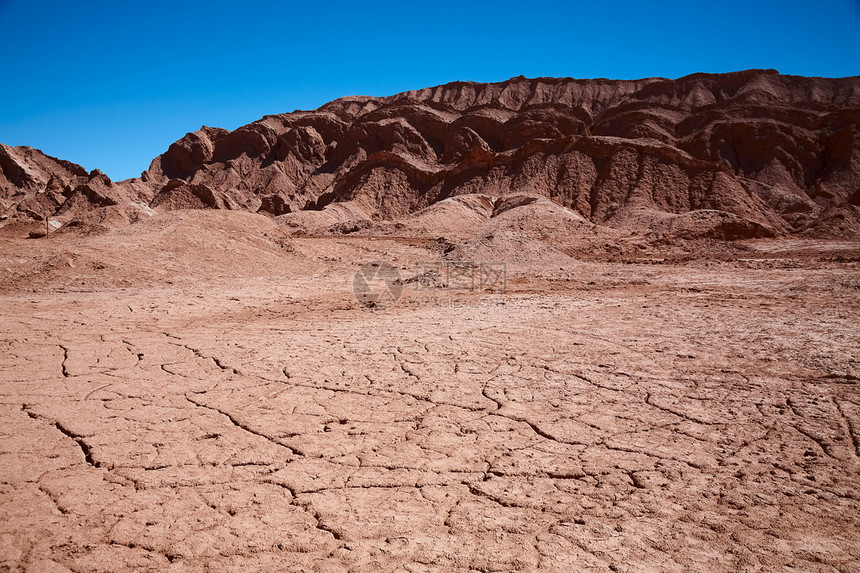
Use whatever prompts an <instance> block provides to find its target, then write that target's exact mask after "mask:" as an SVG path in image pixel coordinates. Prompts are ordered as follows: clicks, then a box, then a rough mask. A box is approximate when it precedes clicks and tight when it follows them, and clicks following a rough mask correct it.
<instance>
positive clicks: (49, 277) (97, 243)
mask: <svg viewBox="0 0 860 573" xmlns="http://www.w3.org/2000/svg"><path fill="white" fill-rule="evenodd" d="M97 215H100V216H103V217H110V216H113V217H119V216H121V215H120V214H119V213H118V212H116V211H111V210H109V209H103V210H99V211H94V212H93V215H92V216H91V217H90V219H88V220H87V222H86V223H77V222H73V223H70V224H68V225H64V226H63V227H62V228H61V230H60V231H58V234H57V236H55V237H52V238H50V239H47V240H45V239H39V240H33V241H19V240H9V239H6V244H7V246H8V248H7V253H6V256H5V257H4V261H3V264H4V265H5V267H4V272H3V273H0V290H2V291H12V290H16V289H20V288H22V287H25V288H28V289H34V290H39V291H42V290H57V289H60V290H62V289H70V290H88V289H92V288H100V289H105V288H106V289H111V288H120V287H139V286H153V285H165V284H178V285H181V284H195V283H202V284H214V283H217V282H218V281H219V280H221V279H224V278H225V277H237V276H245V277H254V276H260V275H269V274H278V273H279V272H283V274H285V275H286V274H290V273H294V272H295V271H294V269H295V262H294V261H295V259H296V258H297V257H298V258H301V257H302V255H301V254H300V253H299V252H298V251H297V250H296V248H295V247H294V244H293V242H292V241H291V239H290V238H289V236H288V233H287V232H286V231H285V230H284V229H283V228H282V227H281V226H279V225H277V224H276V223H275V222H274V221H272V220H271V219H269V218H268V217H264V216H261V215H255V214H252V213H242V212H229V211H221V212H214V211H202V210H183V211H172V212H169V213H164V214H161V215H158V216H152V217H150V216H142V217H141V218H140V219H139V220H138V221H137V222H136V223H133V224H129V222H128V221H125V225H122V226H120V225H119V224H118V222H117V221H116V220H113V221H111V220H105V219H101V220H97V219H96V216H97ZM99 227H100V228H99ZM4 235H7V236H8V234H7V233H4ZM304 266H306V268H308V269H311V268H313V264H312V263H307V264H305V265H304Z"/></svg>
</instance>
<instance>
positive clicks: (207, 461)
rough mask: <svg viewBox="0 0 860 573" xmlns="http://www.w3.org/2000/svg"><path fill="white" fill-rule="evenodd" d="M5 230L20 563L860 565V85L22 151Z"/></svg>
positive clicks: (529, 99) (357, 118) (691, 82)
mask: <svg viewBox="0 0 860 573" xmlns="http://www.w3.org/2000/svg"><path fill="white" fill-rule="evenodd" d="M0 216H2V221H0V309H2V310H0V348H2V351H0V408H2V411H3V415H2V416H0V569H3V570H8V571H40V572H54V571H57V572H60V571H75V572H77V571H136V570H153V571H155V570H159V571H160V570H165V571H177V572H179V571H251V570H256V571H264V570H265V571H320V572H328V571H376V570H384V571H439V570H445V571H482V572H489V571H616V572H622V571H629V572H633V571H820V572H840V573H848V572H854V571H857V570H858V568H860V494H858V490H860V328H858V326H860V296H858V294H860V78H858V77H847V78H835V79H834V78H811V77H800V76H790V75H782V74H779V73H777V72H775V71H773V70H748V71H743V72H734V73H727V74H694V75H691V76H685V77H682V78H680V79H677V80H669V79H663V78H650V79H642V80H617V81H616V80H574V79H571V78H536V79H528V78H524V77H518V78H512V79H510V80H508V81H505V82H498V83H474V82H456V83H453V84H446V85H442V86H438V87H433V88H425V89H419V90H415V91H410V92H404V93H401V94H397V95H394V96H390V97H382V98H378V97H369V96H367V97H365V96H350V97H345V98H341V99H338V100H334V101H332V102H330V103H328V104H326V105H324V106H322V107H320V108H319V109H317V110H313V111H296V112H293V113H288V114H280V115H271V116H266V117H264V118H262V119H260V120H259V121H256V122H253V123H251V124H248V125H245V126H243V127H240V128H238V129H236V130H233V131H228V130H225V129H220V128H214V127H206V126H204V127H202V128H201V129H200V130H198V131H195V132H191V133H188V134H187V135H186V136H185V137H183V138H181V139H179V140H178V141H176V142H175V143H173V144H171V145H170V146H169V148H168V149H167V150H166V151H165V152H164V153H163V154H161V155H160V156H158V157H156V158H155V159H154V160H153V161H152V163H151V166H150V167H149V169H147V170H146V171H144V172H143V173H142V174H141V176H140V177H136V178H132V179H128V180H124V181H112V180H111V179H110V178H109V177H108V176H107V175H105V174H104V173H102V172H100V171H98V170H93V171H89V172H88V171H87V170H85V169H84V168H82V167H81V166H79V165H76V164H74V163H71V162H68V161H65V160H63V159H58V158H54V157H50V156H48V155H46V154H44V153H42V152H41V151H39V150H37V149H34V148H30V147H21V146H19V147H12V146H6V145H0ZM380 269H384V272H383V271H382V270H380Z"/></svg>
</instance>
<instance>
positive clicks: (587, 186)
mask: <svg viewBox="0 0 860 573" xmlns="http://www.w3.org/2000/svg"><path fill="white" fill-rule="evenodd" d="M20 149H22V148H16V149H15V150H11V148H7V147H4V148H3V153H5V156H4V158H5V159H3V163H0V167H2V172H3V175H2V177H3V178H2V179H0V182H2V184H3V186H4V190H3V193H4V195H3V200H4V201H8V200H7V196H9V195H10V192H9V189H33V190H36V191H37V192H42V191H44V192H46V193H47V192H48V188H49V187H50V188H51V189H58V188H60V187H62V188H63V189H64V190H65V196H66V197H67V198H66V199H65V202H68V201H78V202H79V203H80V202H83V201H84V199H82V198H80V197H85V198H86V201H88V202H89V203H91V204H92V205H95V206H97V207H99V206H100V207H103V206H105V205H106V202H107V201H111V200H116V197H115V196H114V195H111V194H110V193H106V192H104V190H102V189H96V188H94V187H93V185H92V184H91V183H90V181H89V180H87V181H83V180H82V179H81V180H77V179H76V180H75V181H71V180H72V179H73V178H80V177H83V176H84V175H86V174H81V173H79V171H82V170H80V168H78V167H77V166H72V165H71V164H66V163H63V162H59V161H58V160H53V159H51V158H47V159H45V160H41V159H40V160H39V161H37V162H35V163H34V161H33V160H32V159H31V160H29V161H30V162H29V163H27V162H26V161H21V160H12V161H10V160H9V159H8V157H10V156H16V155H15V154H17V155H26V154H25V153H23V152H21V151H20ZM10 150H11V151H10ZM30 153H31V155H32V154H33V153H38V152H35V151H33V150H30ZM48 161H50V162H52V163H50V167H51V168H52V169H54V170H55V171H56V175H54V171H51V169H48V168H47V166H48V163H47V162H48ZM34 164H35V165H45V166H46V167H43V168H42V169H43V170H42V171H38V170H36V171H35V172H34V170H33V168H30V171H27V169H25V166H31V165H34ZM75 168H77V169H78V171H75ZM52 177H54V179H52ZM51 181H53V183H52V182H51ZM74 185H77V186H78V187H77V188H75V189H66V187H69V186H74ZM81 185H83V187H80V186H81ZM114 185H115V186H116V187H118V188H119V190H120V191H121V192H122V193H124V194H125V199H126V200H138V201H144V202H146V203H148V204H150V205H151V206H152V207H154V208H160V209H178V208H221V209H223V208H227V209H241V210H248V211H252V212H261V213H266V214H269V215H272V216H277V217H279V220H284V221H285V222H287V223H289V222H291V221H293V220H295V221H298V220H302V221H306V220H308V218H313V217H314V216H315V215H313V214H312V213H310V212H318V211H324V210H326V209H328V210H331V209H335V208H336V214H335V215H323V214H320V215H319V217H320V218H321V220H341V219H342V218H343V217H342V215H343V213H359V214H360V215H358V218H366V219H382V220H391V219H397V218H401V217H404V216H406V215H409V214H412V213H415V212H417V211H419V210H421V209H423V208H426V207H428V206H430V205H433V204H435V203H437V202H439V201H442V200H444V199H447V198H450V197H453V196H458V195H464V194H475V195H485V196H490V197H504V196H510V195H523V194H527V195H537V196H543V197H545V198H548V199H550V200H551V201H553V202H555V203H557V204H559V205H562V206H564V207H566V208H569V209H571V210H573V211H575V212H577V213H578V214H580V215H582V216H583V217H584V218H585V219H587V220H589V221H591V222H592V223H595V224H598V225H604V226H609V227H617V228H631V229H632V230H639V231H645V230H648V229H652V228H663V229H664V228H683V229H686V231H685V232H693V231H690V229H697V228H700V227H701V225H699V224H698V223H697V224H691V221H704V220H708V221H712V222H714V223H713V225H705V227H706V228H707V229H709V231H707V233H711V234H713V235H714V236H715V237H721V238H741V237H747V236H776V235H784V234H793V233H804V234H811V235H819V236H846V237H848V236H853V237H857V236H860V208H858V203H860V199H858V193H860V77H852V78H840V79H826V78H806V77H797V76H783V75H780V74H778V73H777V72H775V71H772V70H749V71H744V72H736V73H729V74H694V75H691V76H687V77H684V78H680V79H678V80H667V79H660V78H651V79H643V80H634V81H614V80H602V79H599V80H575V79H569V78H561V79H559V78H539V79H526V78H522V77H519V78H513V79H511V80H508V81H506V82H501V83H493V84H479V83H472V82H456V83H452V84H446V85H443V86H438V87H434V88H426V89H422V90H416V91H411V92H405V93H402V94H398V95H394V96H391V97H384V98H374V97H345V98H341V99H338V100H335V101H333V102H330V103H328V104H326V105H324V106H322V107H321V108H319V109H317V110H315V111H309V112H306V111H298V112H293V113H289V114H282V115H272V116H266V117H264V118H262V119H260V120H259V121H256V122H254V123H251V124H249V125H246V126H243V127H240V128H239V129H237V130H235V131H232V132H230V131H227V130H223V129H217V128H210V127H204V128H202V129H201V130H199V131H196V132H194V133H189V134H187V135H186V136H185V137H183V138H182V139H180V140H179V141H177V142H176V143H174V144H172V145H171V146H170V147H169V149H168V150H167V151H166V152H165V153H164V154H162V155H160V156H159V157H157V158H155V160H153V162H152V165H151V166H150V168H149V169H148V170H147V171H145V172H144V173H143V174H142V176H141V178H140V179H135V180H130V181H127V182H123V183H119V184H114ZM43 194H44V193H43ZM60 195H62V193H60V194H58V193H57V192H56V191H55V192H54V194H53V195H51V196H50V197H53V198H54V199H53V202H49V204H48V206H54V207H55V208H56V209H59V210H62V209H66V207H65V203H64V202H63V201H60ZM75 197H79V198H78V199H75ZM46 200H47V199H40V201H42V202H44V201H46ZM38 206H39V208H44V207H43V205H42V203H39V204H38ZM336 206H337V207H336ZM3 207H4V209H8V207H9V205H8V204H6V203H4V205H3ZM25 209H26V208H25ZM34 212H35V211H34ZM303 212H304V213H303ZM691 213H692V214H695V215H689V214H691ZM667 217H668V218H669V219H673V218H677V217H681V219H680V220H679V222H678V224H677V225H674V227H673V225H671V224H668V223H667ZM667 225H668V227H667ZM707 233H706V234H707Z"/></svg>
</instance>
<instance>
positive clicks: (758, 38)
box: [0, 0, 860, 180]
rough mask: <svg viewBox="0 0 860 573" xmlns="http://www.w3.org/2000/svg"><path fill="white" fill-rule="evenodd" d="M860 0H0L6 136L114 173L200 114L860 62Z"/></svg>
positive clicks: (827, 72) (158, 148)
mask: <svg viewBox="0 0 860 573" xmlns="http://www.w3.org/2000/svg"><path fill="white" fill-rule="evenodd" d="M858 30H860V0H830V1H827V0H824V1H818V2H814V1H812V0H809V1H793V0H785V1H782V2H775V1H770V0H768V1H756V0H746V1H743V2H739V1H735V0H729V1H727V2H718V3H700V2H692V1H685V2H675V1H671V2H644V1H636V2H633V1H620V2H607V1H603V2H601V1H600V0H597V1H589V2H583V3H579V2H549V1H543V0H532V1H530V2H518V3H513V2H507V1H505V0H498V1H495V2H463V1H461V2H453V1H449V0H440V1H436V2H424V3H420V4H419V3H410V2H389V1H387V0H378V1H373V2H356V1H354V0H353V1H351V2H340V1H331V2H327V3H320V4H312V3H293V2H268V1H260V0H255V1H246V2H243V3H241V4H239V5H238V6H237V5H236V3H228V2H220V1H217V0H216V1H210V2H188V3H183V2H178V1H176V0H174V1H171V2H163V1H160V0H154V1H151V2H146V3H132V2H128V3H126V2H110V3H109V2H99V1H87V0H81V1H79V2H68V1H66V2H53V1H46V2H34V1H32V0H30V1H26V0H23V1H20V0H0V49H2V54H3V64H2V68H0V70H2V72H0V78H2V80H0V142H2V143H5V144H9V145H30V146H32V147H37V148H40V149H42V150H43V151H45V152H46V153H48V154H50V155H54V156H57V157H60V158H63V159H68V160H70V161H74V162H76V163H80V164H81V165H83V166H84V167H86V168H87V169H93V168H96V167H98V168H100V169H101V170H102V171H104V172H105V173H107V174H108V175H109V176H110V177H111V178H113V179H114V180H120V179H125V178H128V177H134V176H138V175H139V174H140V172H141V171H143V170H144V169H146V168H147V167H148V166H149V162H150V161H151V160H152V158H154V157H155V156H156V155H158V154H160V153H162V152H164V151H165V150H166V149H167V147H168V146H169V145H170V144H171V143H172V142H173V141H175V140H177V139H179V138H180V137H182V136H183V135H184V134H185V133H186V132H188V131H193V130H195V129H199V128H200V126H201V125H204V124H205V125H213V126H218V127H226V128H228V129H235V128H236V127H238V126H240V125H243V124H245V123H249V122H251V121H254V120H256V119H259V118H260V117H261V116H263V115H265V114H274V113H284V112H289V111H293V110H295V109H314V108H316V107H319V106H320V105H322V104H323V103H325V102H327V101H330V100H332V99H334V98H337V97H340V96H343V95H353V94H367V95H390V94H393V93H397V92H400V91H405V90H409V89H416V88H421V87H426V86H432V85H438V84H441V83H445V82H450V81H455V80H473V81H482V82H485V81H502V80H505V79H508V78H510V77H513V76H518V75H525V76H527V77H537V76H571V77H577V78H592V77H608V78H626V79H629V78H640V77H651V76H662V77H670V78H677V77H680V76H683V75H687V74H690V73H694V72H700V71H701V72H726V71H734V70H740V69H747V68H776V69H777V70H779V71H780V72H782V73H788V74H798V75H815V76H830V77H838V76H849V75H858V74H860V40H858V35H860V34H858Z"/></svg>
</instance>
